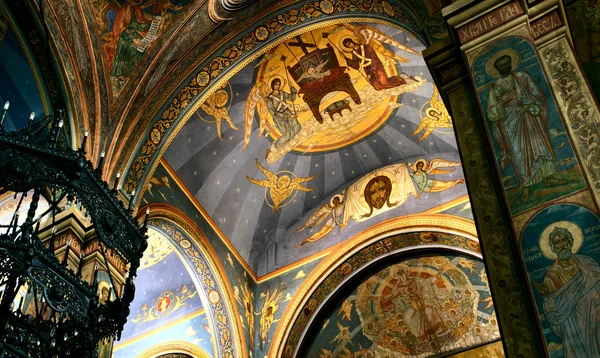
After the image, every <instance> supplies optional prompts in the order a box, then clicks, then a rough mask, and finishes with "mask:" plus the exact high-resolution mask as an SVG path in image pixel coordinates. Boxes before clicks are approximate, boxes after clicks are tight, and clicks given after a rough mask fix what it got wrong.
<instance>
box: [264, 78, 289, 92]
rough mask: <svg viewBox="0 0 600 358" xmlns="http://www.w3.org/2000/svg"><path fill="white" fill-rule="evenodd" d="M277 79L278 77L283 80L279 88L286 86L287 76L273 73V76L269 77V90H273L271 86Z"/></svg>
mask: <svg viewBox="0 0 600 358" xmlns="http://www.w3.org/2000/svg"><path fill="white" fill-rule="evenodd" d="M275 79H278V80H280V81H281V86H280V87H279V88H281V89H283V88H284V87H285V85H286V84H287V81H286V80H285V78H283V76H281V75H273V76H271V78H269V80H268V81H267V88H268V90H269V91H272V88H271V83H273V81H274V80H275Z"/></svg>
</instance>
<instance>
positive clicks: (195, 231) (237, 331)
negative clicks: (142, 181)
mask: <svg viewBox="0 0 600 358" xmlns="http://www.w3.org/2000/svg"><path fill="white" fill-rule="evenodd" d="M145 208H149V209H150V214H149V218H150V219H163V220H166V221H169V222H171V223H172V224H174V225H175V226H176V227H178V228H179V229H180V230H182V231H183V232H184V233H185V234H186V235H187V236H188V237H189V238H190V239H192V241H194V243H195V244H196V247H197V248H198V249H199V250H200V253H201V254H202V256H203V258H204V259H205V260H206V263H207V265H208V266H209V267H210V269H211V271H212V273H213V275H214V278H215V279H216V280H217V283H218V287H219V288H220V289H221V294H222V296H223V297H222V299H223V301H224V303H225V307H226V308H227V313H228V314H229V319H230V321H231V331H232V332H231V334H232V336H233V337H232V338H233V341H234V342H235V345H236V347H235V349H234V351H237V352H238V353H240V352H241V353H242V355H243V357H245V358H247V357H248V349H247V347H246V340H245V337H244V334H243V331H242V322H241V321H240V314H239V311H238V309H237V305H234V304H233V302H234V295H233V290H232V289H231V285H230V283H229V280H227V279H226V277H227V276H226V274H225V269H224V268H223V266H222V265H221V261H220V260H219V259H218V257H217V254H216V252H215V251H214V249H213V248H212V246H211V245H210V243H209V242H208V239H207V238H206V237H205V236H204V235H203V234H202V231H201V230H200V229H199V228H198V226H196V224H195V223H193V222H192V221H191V220H190V219H189V218H188V217H187V216H186V215H185V214H183V213H182V212H181V211H179V210H178V209H176V208H174V207H172V206H170V205H168V204H150V205H147V206H145V207H144V208H143V209H145ZM139 212H140V213H142V212H145V210H140V211H139ZM138 216H140V215H138Z"/></svg>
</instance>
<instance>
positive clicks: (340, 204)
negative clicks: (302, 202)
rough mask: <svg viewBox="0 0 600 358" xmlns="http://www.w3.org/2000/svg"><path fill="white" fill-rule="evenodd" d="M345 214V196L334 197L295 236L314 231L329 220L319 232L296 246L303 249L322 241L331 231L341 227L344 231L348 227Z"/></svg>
mask: <svg viewBox="0 0 600 358" xmlns="http://www.w3.org/2000/svg"><path fill="white" fill-rule="evenodd" d="M343 213H344V195H343V194H337V195H334V196H333V198H331V201H330V202H329V203H325V204H323V205H321V207H320V208H318V209H317V211H315V213H314V214H313V215H312V216H311V217H310V218H309V219H308V220H307V221H306V222H305V223H304V225H302V226H301V227H300V228H299V229H298V230H296V231H295V232H294V234H296V233H299V232H300V231H303V230H305V229H312V228H314V227H315V226H317V225H319V224H320V223H322V222H323V221H324V220H325V219H327V221H325V224H323V226H321V228H320V229H319V231H317V232H315V233H314V234H312V235H311V236H309V237H308V238H307V239H306V240H304V241H302V242H301V243H300V244H298V245H296V247H302V246H304V245H306V244H308V243H309V242H315V241H318V240H321V239H322V238H323V237H324V236H325V235H327V234H329V233H330V232H331V230H333V229H335V227H336V226H339V227H341V228H342V229H343V228H344V227H345V226H346V223H345V222H344V221H343V215H342V214H343Z"/></svg>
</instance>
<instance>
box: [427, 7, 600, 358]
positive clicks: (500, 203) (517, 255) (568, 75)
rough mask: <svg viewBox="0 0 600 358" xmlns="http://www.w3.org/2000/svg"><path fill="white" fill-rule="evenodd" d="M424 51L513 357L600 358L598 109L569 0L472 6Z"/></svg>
mask: <svg viewBox="0 0 600 358" xmlns="http://www.w3.org/2000/svg"><path fill="white" fill-rule="evenodd" d="M443 13H444V17H445V20H446V22H447V24H448V27H449V30H450V34H451V39H449V40H448V41H446V42H445V43H443V44H438V45H437V46H434V47H432V48H430V49H428V50H427V51H426V52H425V57H426V60H427V63H428V66H429V67H430V69H431V71H432V73H433V75H434V78H435V81H436V84H437V85H438V87H439V88H440V92H441V93H442V96H443V98H444V100H445V101H446V104H447V106H448V107H449V110H450V113H451V114H452V116H453V118H454V125H455V131H456V134H457V136H458V142H459V145H460V150H461V155H462V159H463V163H464V168H465V174H466V176H467V185H468V188H469V192H470V194H471V200H472V206H473V210H474V214H475V220H476V224H477V227H478V230H479V234H480V240H481V245H482V249H483V254H484V259H485V261H486V265H487V272H488V275H489V278H490V287H491V291H492V295H493V297H494V301H495V306H496V309H497V313H498V317H499V323H500V329H501V333H502V336H503V341H504V345H505V352H506V354H507V355H508V356H510V357H521V356H525V357H533V356H544V355H546V356H550V355H551V356H557V357H562V356H577V357H579V356H581V357H592V356H600V348H599V347H598V345H597V343H596V342H598V340H599V339H600V332H597V330H596V327H597V326H598V325H599V323H600V310H598V309H597V308H596V307H598V305H600V265H599V262H600V240H598V239H599V238H600V219H599V218H598V216H597V214H596V213H598V212H599V210H598V201H599V199H600V111H599V110H598V105H597V103H596V102H595V100H594V98H593V96H592V91H591V90H590V88H589V85H588V83H587V82H586V80H585V79H584V77H583V74H582V71H581V69H580V67H579V65H578V63H577V61H576V60H575V56H574V53H573V49H572V46H571V41H570V38H569V33H568V29H567V27H566V25H565V24H566V23H567V21H566V18H565V12H564V9H563V7H562V3H561V2H560V1H559V0H545V1H534V0H529V1H517V0H513V1H509V0H487V1H482V2H476V1H470V0H463V1H458V2H455V3H454V4H452V5H450V6H448V7H446V8H445V9H444V11H443Z"/></svg>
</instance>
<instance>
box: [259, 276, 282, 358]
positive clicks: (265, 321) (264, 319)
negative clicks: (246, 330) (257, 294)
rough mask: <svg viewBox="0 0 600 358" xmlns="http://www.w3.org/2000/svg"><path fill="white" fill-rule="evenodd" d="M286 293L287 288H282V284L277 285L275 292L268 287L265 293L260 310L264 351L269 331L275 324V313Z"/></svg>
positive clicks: (261, 341)
mask: <svg viewBox="0 0 600 358" xmlns="http://www.w3.org/2000/svg"><path fill="white" fill-rule="evenodd" d="M284 292H285V287H282V286H281V284H279V285H277V286H276V287H275V289H274V290H273V291H271V287H269V286H267V291H266V292H265V293H264V295H265V303H264V304H263V306H262V309H261V310H260V313H261V316H260V322H259V323H260V349H261V350H262V349H264V347H265V346H266V344H267V334H268V333H269V329H271V326H272V325H273V323H275V312H277V308H279V300H281V297H282V296H283V293H284Z"/></svg>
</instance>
